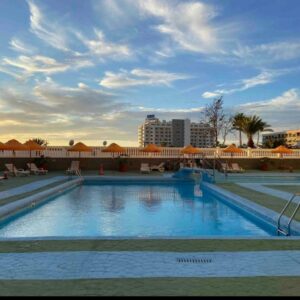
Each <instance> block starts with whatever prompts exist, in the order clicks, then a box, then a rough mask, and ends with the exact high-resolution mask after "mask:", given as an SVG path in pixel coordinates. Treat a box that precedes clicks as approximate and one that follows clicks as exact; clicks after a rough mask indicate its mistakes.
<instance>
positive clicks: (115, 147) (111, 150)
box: [102, 143, 126, 155]
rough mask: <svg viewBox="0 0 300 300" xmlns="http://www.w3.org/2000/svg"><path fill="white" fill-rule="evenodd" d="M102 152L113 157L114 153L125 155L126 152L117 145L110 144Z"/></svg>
mask: <svg viewBox="0 0 300 300" xmlns="http://www.w3.org/2000/svg"><path fill="white" fill-rule="evenodd" d="M102 152H106V153H112V154H113V155H114V153H118V154H120V153H125V152H126V150H125V148H123V147H121V146H119V145H118V144H116V143H112V144H110V145H109V146H108V147H106V148H105V149H103V150H102Z"/></svg>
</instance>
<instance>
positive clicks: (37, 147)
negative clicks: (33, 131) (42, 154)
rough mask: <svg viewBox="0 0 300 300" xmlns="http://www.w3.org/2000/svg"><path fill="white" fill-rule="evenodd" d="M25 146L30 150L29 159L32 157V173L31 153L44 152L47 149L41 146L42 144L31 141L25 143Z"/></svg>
mask: <svg viewBox="0 0 300 300" xmlns="http://www.w3.org/2000/svg"><path fill="white" fill-rule="evenodd" d="M24 145H25V146H27V148H28V149H27V150H29V153H30V154H29V157H30V171H31V162H32V161H31V151H43V150H45V147H43V146H41V145H40V144H38V143H36V142H34V141H32V140H29V141H27V142H26V143H24Z"/></svg>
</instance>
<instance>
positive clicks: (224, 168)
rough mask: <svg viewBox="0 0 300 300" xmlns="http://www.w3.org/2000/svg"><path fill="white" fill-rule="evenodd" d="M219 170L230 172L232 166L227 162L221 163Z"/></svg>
mask: <svg viewBox="0 0 300 300" xmlns="http://www.w3.org/2000/svg"><path fill="white" fill-rule="evenodd" d="M220 171H221V172H223V173H232V171H233V170H232V168H231V167H230V166H229V165H228V163H221V169H220Z"/></svg>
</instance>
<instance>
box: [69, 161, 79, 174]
mask: <svg viewBox="0 0 300 300" xmlns="http://www.w3.org/2000/svg"><path fill="white" fill-rule="evenodd" d="M79 164H80V162H79V161H77V160H73V161H72V162H71V166H70V168H69V169H67V170H66V173H67V174H68V175H77V176H81V170H80V168H79Z"/></svg>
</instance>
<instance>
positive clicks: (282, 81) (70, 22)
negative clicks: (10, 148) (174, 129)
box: [0, 0, 300, 146]
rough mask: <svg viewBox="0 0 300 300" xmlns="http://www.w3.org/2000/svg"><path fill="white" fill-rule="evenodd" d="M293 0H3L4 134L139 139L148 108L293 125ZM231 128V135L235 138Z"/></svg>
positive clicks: (163, 113)
mask: <svg viewBox="0 0 300 300" xmlns="http://www.w3.org/2000/svg"><path fill="white" fill-rule="evenodd" d="M299 15H300V1H299V0H272V1H271V0H242V1H241V0H226V1H221V0H206V1H205V0H201V1H195V0H194V1H177V0H64V1H58V0H43V1H41V0H39V1H38V0H35V1H34V0H28V1H25V0H24V1H23V0H1V1H0V20H1V26H0V119H1V122H0V141H1V142H6V141H7V140H8V139H10V138H18V139H19V140H20V141H23V142H24V141H26V140H28V139H29V138H34V137H41V138H44V139H46V140H48V141H49V144H50V145H67V144H68V141H69V140H70V139H74V140H75V141H83V142H86V143H88V144H90V145H95V146H97V145H102V142H103V141H104V140H106V141H108V142H118V143H120V144H121V145H124V146H134V145H137V144H138V141H137V128H138V125H139V124H141V123H142V122H143V120H144V119H145V117H146V115H147V114H156V116H157V117H159V118H160V119H167V120H169V119H172V118H190V119H192V120H193V121H199V120H200V118H201V111H202V109H203V107H204V106H205V105H206V104H208V103H210V102H211V101H212V100H213V99H214V98H216V97H218V96H220V95H223V96H224V103H225V107H226V112H228V113H230V114H234V113H236V112H244V113H246V114H258V115H259V116H261V117H262V118H263V119H264V121H266V122H268V123H269V124H271V125H272V128H273V129H274V130H282V129H299V128H300V35H299V28H300V17H299ZM232 138H234V137H232Z"/></svg>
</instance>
